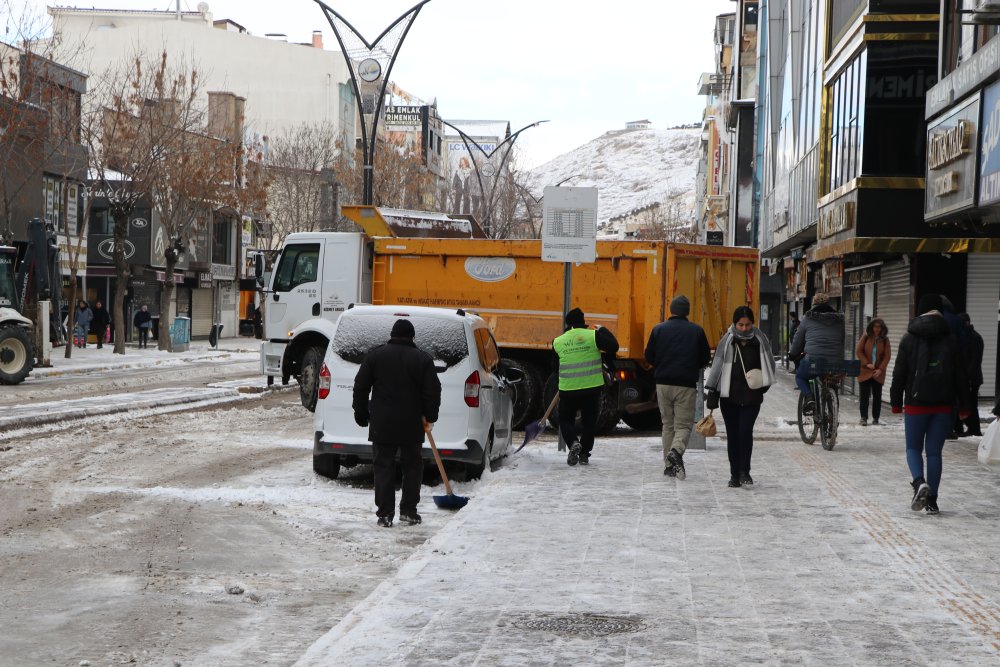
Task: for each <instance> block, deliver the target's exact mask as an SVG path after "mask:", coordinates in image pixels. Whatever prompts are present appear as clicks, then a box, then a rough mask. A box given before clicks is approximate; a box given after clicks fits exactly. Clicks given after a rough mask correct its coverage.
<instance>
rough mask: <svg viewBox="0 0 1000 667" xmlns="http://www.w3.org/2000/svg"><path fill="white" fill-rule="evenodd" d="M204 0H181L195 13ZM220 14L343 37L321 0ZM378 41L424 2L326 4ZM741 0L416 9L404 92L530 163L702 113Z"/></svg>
mask: <svg viewBox="0 0 1000 667" xmlns="http://www.w3.org/2000/svg"><path fill="white" fill-rule="evenodd" d="M19 1H25V2H26V3H27V4H28V5H29V6H30V7H32V8H33V9H34V11H36V12H44V7H45V6H47V5H51V4H60V5H65V6H80V7H87V8H90V7H100V8H107V9H156V10H172V9H174V7H175V2H174V0H86V1H85V2H73V1H68V2H59V3H52V2H45V1H44V0H13V3H14V4H17V3H18V2H19ZM197 4H198V3H197V1H196V0H181V9H183V10H192V11H193V10H195V9H196V7H197ZM208 4H209V7H210V11H211V12H212V13H213V15H214V17H215V18H216V19H221V18H228V19H232V20H234V21H236V22H237V23H239V24H241V25H243V26H245V27H246V28H247V29H248V30H249V31H250V32H252V33H254V34H256V35H264V34H265V33H285V34H287V35H288V39H289V41H295V42H306V41H309V40H310V39H311V35H312V31H313V30H322V31H323V39H324V43H325V45H326V47H327V48H328V49H336V47H337V41H336V38H335V37H334V35H333V31H332V29H331V28H330V26H329V24H328V23H327V22H326V18H325V17H324V15H323V13H322V12H321V11H320V9H319V6H318V5H317V4H316V3H315V2H313V0H278V1H275V0H208ZM327 4H328V5H329V6H330V7H332V8H333V9H335V10H336V11H337V12H338V13H340V14H341V15H342V16H344V17H345V18H346V19H347V20H348V21H349V22H350V23H351V24H352V25H353V26H354V27H355V28H356V29H357V30H358V31H359V32H360V33H361V34H362V35H363V36H364V37H365V38H366V39H368V40H369V41H373V40H374V39H375V38H376V37H377V36H378V35H379V34H380V33H381V32H382V30H383V29H385V28H386V27H387V26H388V25H389V24H390V23H391V22H392V21H393V20H394V19H396V18H397V17H398V16H400V15H401V14H403V13H404V12H406V11H407V10H408V9H410V8H411V7H413V6H414V5H415V4H417V0H378V1H373V0H328V2H327ZM735 6H736V5H735V2H733V0H661V1H659V2H655V1H651V0H617V1H616V2H607V3H581V2H579V0H497V1H487V0H431V1H430V2H429V3H427V4H426V5H424V7H423V9H421V11H420V14H419V15H418V16H417V19H416V21H415V22H414V24H413V27H412V28H411V30H410V33H409V35H408V36H407V38H406V40H405V41H404V43H403V46H402V49H401V51H400V55H399V59H398V60H397V62H396V65H395V67H394V69H393V72H392V78H393V80H394V81H395V82H396V83H397V84H398V85H399V86H401V87H402V88H403V89H405V90H408V91H410V92H411V93H413V94H414V95H417V96H418V97H421V98H423V99H425V100H427V101H430V100H431V99H434V98H436V99H437V100H438V106H439V109H440V111H441V114H442V116H443V117H444V118H446V119H502V120H509V121H510V123H511V129H512V130H514V131H516V130H518V129H520V128H521V127H524V126H525V125H528V124H530V123H533V122H535V121H538V120H549V121H551V122H549V123H546V124H544V125H542V126H540V127H537V128H532V129H530V130H526V131H525V132H524V134H523V135H521V137H520V138H519V139H518V146H519V148H520V149H522V150H523V151H524V161H525V164H526V165H527V166H534V165H537V164H540V163H542V162H545V161H547V160H550V159H552V158H553V157H556V156H557V155H560V154H562V153H565V152H567V151H569V150H572V149H573V148H576V147H577V146H580V145H582V144H584V143H586V142H587V141H589V140H591V139H593V138H595V137H597V136H599V135H600V134H602V133H604V132H606V131H607V130H611V129H617V128H619V127H624V124H625V122H626V121H630V120H641V119H649V120H650V121H652V122H653V126H654V127H657V128H664V127H669V126H672V125H678V124H682V123H691V122H697V121H700V120H701V111H702V109H703V108H704V100H703V98H701V97H699V96H698V95H697V86H698V77H699V76H700V74H701V73H702V72H705V71H710V70H711V69H713V64H712V63H713V54H714V49H713V43H712V33H713V29H714V21H713V17H714V16H715V15H717V14H720V13H724V12H731V11H734V9H735Z"/></svg>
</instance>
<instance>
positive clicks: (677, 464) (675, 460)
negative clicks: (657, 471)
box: [667, 449, 687, 480]
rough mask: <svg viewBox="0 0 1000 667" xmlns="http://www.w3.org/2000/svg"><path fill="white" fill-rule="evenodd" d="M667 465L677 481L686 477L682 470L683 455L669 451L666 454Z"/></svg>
mask: <svg viewBox="0 0 1000 667" xmlns="http://www.w3.org/2000/svg"><path fill="white" fill-rule="evenodd" d="M667 465H669V466H670V467H671V468H673V471H674V476H675V477H677V479H681V480H682V479H684V478H685V477H687V471H685V470H684V455H683V454H681V453H680V452H678V451H677V450H676V449H671V450H670V451H669V452H667Z"/></svg>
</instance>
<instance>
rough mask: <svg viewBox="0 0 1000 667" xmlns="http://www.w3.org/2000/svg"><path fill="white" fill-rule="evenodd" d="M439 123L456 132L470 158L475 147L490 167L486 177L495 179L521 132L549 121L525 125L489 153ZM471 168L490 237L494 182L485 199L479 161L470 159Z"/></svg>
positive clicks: (470, 139)
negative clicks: (497, 157)
mask: <svg viewBox="0 0 1000 667" xmlns="http://www.w3.org/2000/svg"><path fill="white" fill-rule="evenodd" d="M441 122H442V123H444V124H445V125H447V126H448V127H450V128H451V129H453V130H455V131H456V132H458V136H460V137H461V138H462V143H463V144H465V149H466V150H467V151H469V156H470V157H472V147H473V146H475V147H476V149H477V150H478V151H479V152H480V153H481V154H482V155H483V156H484V158H485V165H489V167H490V171H491V173H490V174H487V176H490V177H495V176H496V175H497V174H499V173H501V172H502V171H503V168H504V166H505V165H506V164H507V160H508V158H510V153H511V151H512V150H513V148H514V141H515V140H516V139H517V136H518V135H519V134H521V133H522V132H524V131H525V130H527V129H529V128H532V127H538V126H539V125H541V124H542V123H547V122H549V121H547V120H539V121H536V122H534V123H531V124H530V125H525V126H524V127H522V128H521V129H520V130H518V131H517V132H514V133H513V134H511V135H510V136H509V137H507V138H506V139H504V140H503V141H501V142H500V143H499V144H497V145H496V147H495V148H494V149H493V150H491V151H490V152H489V153H487V152H486V151H485V150H483V147H482V146H480V145H479V144H478V143H477V142H476V141H474V140H473V139H472V138H471V137H469V135H467V134H466V133H465V132H463V131H462V130H460V129H459V128H457V127H455V126H454V125H452V124H451V123H449V122H448V121H446V120H444V119H443V118H442V119H441ZM503 148H505V150H504V151H503V152H502V153H500V164H499V165H497V166H495V167H494V166H493V164H492V159H493V156H494V155H496V154H497V152H498V151H500V150H501V149H503ZM485 165H484V166H485ZM472 168H473V169H474V170H475V172H476V181H477V182H478V183H479V194H480V196H481V197H482V199H483V202H484V208H485V212H486V221H485V222H486V235H487V236H492V233H491V230H492V228H493V207H494V206H495V202H494V201H493V198H494V195H495V194H496V181H495V180H494V181H491V182H492V184H493V187H491V188H490V194H489V196H488V197H487V195H486V187H485V185H483V173H482V168H481V167H480V166H479V160H476V159H475V158H473V159H472Z"/></svg>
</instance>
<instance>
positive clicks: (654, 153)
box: [528, 128, 701, 227]
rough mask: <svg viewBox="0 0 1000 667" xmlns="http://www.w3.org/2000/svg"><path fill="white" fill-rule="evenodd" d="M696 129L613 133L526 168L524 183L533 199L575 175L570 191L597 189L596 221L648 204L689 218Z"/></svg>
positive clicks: (692, 206)
mask: <svg viewBox="0 0 1000 667" xmlns="http://www.w3.org/2000/svg"><path fill="white" fill-rule="evenodd" d="M700 137H701V129H700V128H694V129H691V128H685V129H674V130H656V129H650V130H616V131H612V132H606V133H605V134H604V135H602V136H600V137H598V138H596V139H594V140H593V141H590V142H589V143H586V144H584V145H583V146H580V147H579V148H577V149H575V150H572V151H570V152H569V153H565V154H564V155H560V156H559V157H557V158H555V159H554V160H550V161H549V162H546V163H545V164H543V165H541V166H539V167H536V168H535V169H533V170H531V172H530V175H529V179H528V183H529V187H530V189H531V192H532V194H533V195H534V196H535V197H536V198H539V199H540V198H541V197H542V192H543V190H544V189H545V186H547V185H555V184H556V183H559V182H560V181H562V180H563V179H567V178H569V177H571V176H577V178H574V179H572V180H571V181H569V182H568V183H567V185H571V186H574V187H595V186H596V187H597V188H598V192H599V200H598V211H597V221H598V227H603V226H604V225H605V224H607V222H608V221H609V220H610V219H612V218H615V217H618V216H620V215H624V214H626V213H629V212H630V211H635V210H637V209H642V208H645V207H648V206H651V205H654V204H661V205H663V206H667V207H671V208H673V207H678V208H679V213H680V215H679V216H678V217H679V218H680V219H682V220H692V219H693V218H694V215H695V178H696V175H697V172H698V160H699V157H700V155H701V153H700V141H701V139H700Z"/></svg>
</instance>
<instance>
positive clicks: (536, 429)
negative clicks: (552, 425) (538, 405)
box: [512, 392, 559, 454]
mask: <svg viewBox="0 0 1000 667" xmlns="http://www.w3.org/2000/svg"><path fill="white" fill-rule="evenodd" d="M558 402H559V393H558V392H556V395H555V396H553V397H552V402H551V403H549V407H548V408H547V409H546V410H545V414H544V415H542V418H541V419H539V420H538V421H536V422H531V423H530V424H528V425H527V426H525V427H524V442H522V443H521V446H520V447H518V448H517V449H515V450H514V451H513V452H512V453H513V454H517V453H518V452H519V451H521V450H522V449H524V446H525V445H527V444H528V443H529V442H531V441H532V440H534V439H535V438H537V437H538V435H539V434H540V433H541V432H542V431H544V430H545V422H546V421H547V420H548V418H549V415H551V414H552V411H553V410H555V409H556V403H558Z"/></svg>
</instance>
